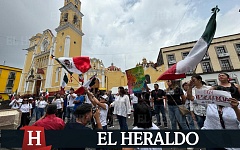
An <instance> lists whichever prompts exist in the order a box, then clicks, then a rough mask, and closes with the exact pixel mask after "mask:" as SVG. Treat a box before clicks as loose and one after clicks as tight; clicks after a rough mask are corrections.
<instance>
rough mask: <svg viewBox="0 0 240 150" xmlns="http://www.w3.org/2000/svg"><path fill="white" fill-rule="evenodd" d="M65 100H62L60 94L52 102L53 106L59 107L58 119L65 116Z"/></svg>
mask: <svg viewBox="0 0 240 150" xmlns="http://www.w3.org/2000/svg"><path fill="white" fill-rule="evenodd" d="M63 102H64V101H63V98H61V95H60V93H57V94H56V96H55V98H54V99H53V100H52V104H55V105H57V114H56V116H57V117H58V118H62V115H63Z"/></svg>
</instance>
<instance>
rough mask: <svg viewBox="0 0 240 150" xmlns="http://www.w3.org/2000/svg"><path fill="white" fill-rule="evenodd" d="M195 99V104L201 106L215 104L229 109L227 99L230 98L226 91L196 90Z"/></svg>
mask: <svg viewBox="0 0 240 150" xmlns="http://www.w3.org/2000/svg"><path fill="white" fill-rule="evenodd" d="M195 97H196V102H197V103H198V104H201V105H204V104H216V105H221V106H226V107H231V105H230V100H229V98H232V96H231V94H230V93H229V92H226V91H219V90H199V89H196V91H195Z"/></svg>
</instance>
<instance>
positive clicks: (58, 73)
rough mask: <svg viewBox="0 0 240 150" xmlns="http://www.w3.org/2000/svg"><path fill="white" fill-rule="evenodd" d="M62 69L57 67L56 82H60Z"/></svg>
mask: <svg viewBox="0 0 240 150" xmlns="http://www.w3.org/2000/svg"><path fill="white" fill-rule="evenodd" d="M60 71H61V70H60V68H59V67H57V69H56V72H55V73H56V77H55V82H58V81H59V78H60Z"/></svg>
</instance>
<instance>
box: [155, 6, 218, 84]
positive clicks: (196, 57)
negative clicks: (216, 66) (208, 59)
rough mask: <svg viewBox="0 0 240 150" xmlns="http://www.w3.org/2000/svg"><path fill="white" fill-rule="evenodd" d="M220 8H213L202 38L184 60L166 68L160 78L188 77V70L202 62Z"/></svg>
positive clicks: (211, 37)
mask: <svg viewBox="0 0 240 150" xmlns="http://www.w3.org/2000/svg"><path fill="white" fill-rule="evenodd" d="M218 11H219V9H218V8H217V7H216V8H214V9H213V14H212V16H211V18H210V20H209V21H208V24H207V26H206V29H205V31H204V33H203V35H202V36H201V38H200V39H199V40H198V41H197V43H196V44H195V45H194V47H193V48H192V50H191V51H190V52H189V54H188V55H187V57H185V59H184V60H181V61H179V62H178V63H176V64H174V65H173V66H172V67H171V68H169V69H168V70H166V71H165V72H164V73H163V74H162V75H161V76H160V77H159V78H158V80H174V79H180V78H185V77H186V74H185V73H186V72H188V71H190V70H193V69H194V68H196V66H197V65H198V64H199V63H200V62H201V60H202V59H203V57H204V55H205V54H206V52H207V50H208V47H209V45H210V44H211V42H212V39H213V37H214V34H215V31H216V15H217V12H218Z"/></svg>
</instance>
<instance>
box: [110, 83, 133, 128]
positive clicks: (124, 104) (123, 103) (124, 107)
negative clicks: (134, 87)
mask: <svg viewBox="0 0 240 150" xmlns="http://www.w3.org/2000/svg"><path fill="white" fill-rule="evenodd" d="M118 93H119V96H118V97H116V100H115V101H114V102H113V103H112V104H111V105H110V106H111V107H114V111H113V114H115V115H117V119H118V122H119V125H120V130H128V125H127V116H130V115H131V105H130V102H129V96H128V95H127V94H126V92H125V90H124V88H123V87H119V88H118Z"/></svg>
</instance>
